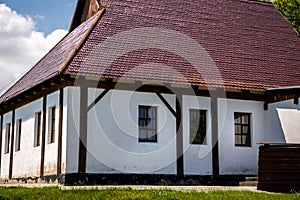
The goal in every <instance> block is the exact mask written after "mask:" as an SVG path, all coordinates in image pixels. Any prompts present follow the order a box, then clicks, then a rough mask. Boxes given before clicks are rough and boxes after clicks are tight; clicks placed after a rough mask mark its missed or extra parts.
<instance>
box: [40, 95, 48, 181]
mask: <svg viewBox="0 0 300 200" xmlns="http://www.w3.org/2000/svg"><path fill="white" fill-rule="evenodd" d="M46 114H47V96H44V97H43V116H42V138H41V139H42V142H41V163H40V177H43V176H44V163H45V144H46V141H45V140H46Z"/></svg>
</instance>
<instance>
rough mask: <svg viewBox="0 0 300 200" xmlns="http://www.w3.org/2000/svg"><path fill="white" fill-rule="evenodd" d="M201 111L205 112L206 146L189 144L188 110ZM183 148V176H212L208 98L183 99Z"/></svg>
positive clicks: (189, 97)
mask: <svg viewBox="0 0 300 200" xmlns="http://www.w3.org/2000/svg"><path fill="white" fill-rule="evenodd" d="M190 109H201V110H206V111H207V115H206V118H207V122H206V128H207V132H206V144H203V145H199V144H190V137H189V134H190V132H189V126H190V125H189V121H190V119H189V110H190ZM182 113H183V148H184V174H187V175H212V153H211V149H212V145H211V140H212V139H211V120H210V119H211V106H210V98H208V97H193V96H184V97H183V112H182Z"/></svg>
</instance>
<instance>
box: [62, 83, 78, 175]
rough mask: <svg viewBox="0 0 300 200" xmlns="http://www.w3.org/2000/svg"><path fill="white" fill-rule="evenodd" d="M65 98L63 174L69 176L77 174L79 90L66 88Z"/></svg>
mask: <svg viewBox="0 0 300 200" xmlns="http://www.w3.org/2000/svg"><path fill="white" fill-rule="evenodd" d="M65 97H66V98H67V99H66V101H67V104H68V106H67V111H66V112H67V118H66V120H67V121H66V123H67V134H66V153H65V154H66V158H65V160H66V169H65V173H67V174H70V173H77V172H78V156H79V154H78V152H79V117H80V88H79V87H67V88H66V92H65Z"/></svg>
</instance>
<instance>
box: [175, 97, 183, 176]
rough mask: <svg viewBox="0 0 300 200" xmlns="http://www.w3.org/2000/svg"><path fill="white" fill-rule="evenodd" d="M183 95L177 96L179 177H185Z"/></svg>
mask: <svg viewBox="0 0 300 200" xmlns="http://www.w3.org/2000/svg"><path fill="white" fill-rule="evenodd" d="M181 109H182V95H181V94H176V131H177V133H176V153H177V176H178V177H182V176H184V163H183V162H184V159H183V127H182V111H181Z"/></svg>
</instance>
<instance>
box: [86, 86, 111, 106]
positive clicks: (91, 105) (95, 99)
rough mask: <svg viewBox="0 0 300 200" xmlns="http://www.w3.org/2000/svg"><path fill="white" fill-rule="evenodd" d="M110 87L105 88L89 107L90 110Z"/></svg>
mask: <svg viewBox="0 0 300 200" xmlns="http://www.w3.org/2000/svg"><path fill="white" fill-rule="evenodd" d="M109 90H110V89H106V90H104V91H103V92H102V93H101V94H100V95H99V96H98V97H97V98H96V99H95V101H93V102H92V103H91V104H90V105H89V106H88V108H87V110H88V111H90V110H91V109H92V108H93V107H94V106H95V105H96V104H97V103H98V102H99V101H100V100H101V99H102V98H103V97H104V96H105V95H106V94H107V93H108V92H109Z"/></svg>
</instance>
